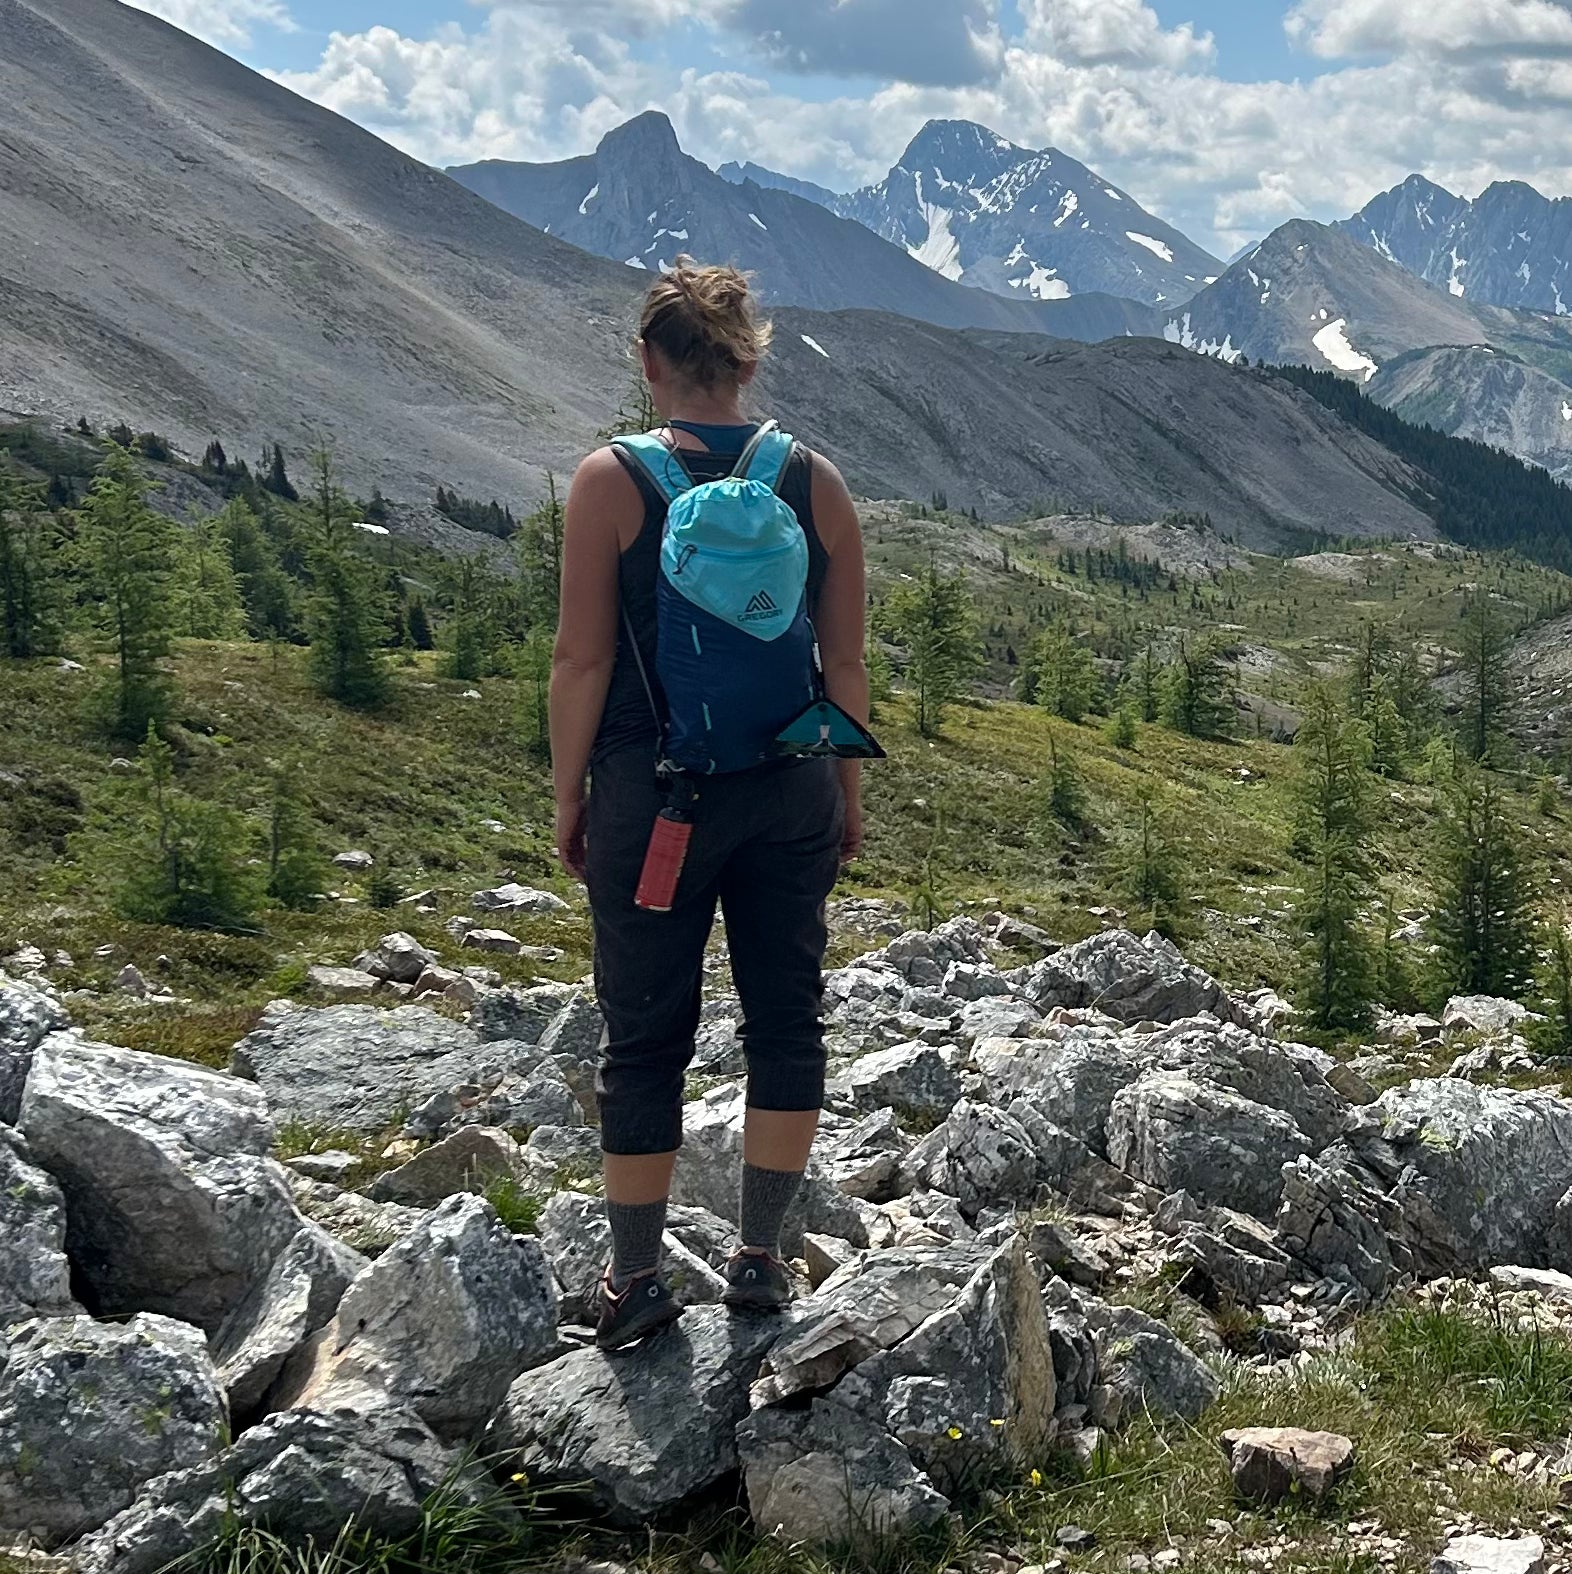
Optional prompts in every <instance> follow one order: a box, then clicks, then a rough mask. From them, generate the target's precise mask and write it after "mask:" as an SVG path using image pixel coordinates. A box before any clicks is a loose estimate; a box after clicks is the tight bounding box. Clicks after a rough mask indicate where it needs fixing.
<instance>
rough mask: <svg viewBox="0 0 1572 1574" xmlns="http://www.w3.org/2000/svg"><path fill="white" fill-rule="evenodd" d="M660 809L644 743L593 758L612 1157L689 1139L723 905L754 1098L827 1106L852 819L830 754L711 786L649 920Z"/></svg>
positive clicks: (605, 1112) (606, 1135)
mask: <svg viewBox="0 0 1572 1574" xmlns="http://www.w3.org/2000/svg"><path fill="white" fill-rule="evenodd" d="M665 803H666V792H665V789H664V787H663V786H662V785H661V784H660V782H659V780H658V778H657V777H656V774H655V765H654V760H653V758H652V756H651V753H650V751H649V749H648V748H647V747H644V746H640V747H638V748H633V749H625V750H621V751H619V752H617V753H615V754H612V755H610V756H608V757H607V758H606V759H603V760H601V761H600V762H599V763H597V764H596V766H595V767H594V772H593V779H592V782H591V790H590V801H589V832H588V836H589V842H588V871H587V873H588V884H589V895H590V909H591V911H592V913H593V914H594V919H595V988H596V991H597V993H598V995H599V997H600V1008H601V1011H602V1013H603V1014H604V1016H605V1019H606V1034H607V1037H606V1045H605V1050H604V1054H603V1058H602V1063H601V1069H600V1075H599V1078H598V1080H597V1084H596V1092H597V1094H598V1096H599V1102H600V1119H601V1145H602V1147H603V1148H604V1149H605V1151H606V1152H607V1153H618V1154H648V1153H670V1152H672V1151H674V1150H675V1149H677V1148H679V1147H680V1146H681V1145H682V1091H683V1077H684V1075H685V1073H686V1072H687V1069H688V1066H689V1064H690V1062H691V1061H692V1059H693V1050H694V1035H695V1034H696V1033H697V1032H698V1026H699V1008H700V1004H701V996H702V990H703V981H704V948H705V944H706V942H707V941H708V940H709V936H710V930H711V929H712V927H713V926H714V922H715V907H716V903H717V901H718V902H719V904H720V908H721V912H722V914H723V916H724V918H725V921H726V938H727V943H728V945H729V946H730V949H731V966H732V974H733V977H734V979H735V982H736V986H737V993H738V995H739V996H740V998H741V1001H742V1011H743V1025H742V1040H743V1047H744V1050H745V1052H746V1055H747V1062H748V1104H749V1107H750V1108H753V1109H764V1110H787V1111H806V1110H816V1109H818V1108H819V1107H820V1106H821V1105H822V1104H823V1101H824V1058H825V1057H824V1023H823V1015H822V1013H823V998H824V985H823V968H824V951H825V945H826V943H827V939H828V936H827V932H826V929H825V922H824V904H825V900H826V899H827V898H828V896H829V894H830V892H831V891H832V890H833V889H834V886H835V881H836V878H837V876H838V874H839V869H840V848H841V837H842V832H843V829H844V824H845V800H844V798H843V796H842V792H841V785H840V777H839V773H838V772H837V770H836V767H835V764H834V762H832V761H826V760H811V761H792V762H789V763H785V764H782V765H778V766H767V767H764V768H762V769H760V770H757V771H749V772H746V773H743V774H740V775H735V776H714V777H708V778H705V779H702V780H701V781H700V783H699V799H698V802H697V804H696V805H695V808H694V830H693V840H692V844H691V846H690V849H689V853H688V861H687V865H686V867H685V869H684V870H683V875H682V884H681V885H680V887H679V888H678V892H677V905H676V907H675V909H674V910H673V911H672V912H670V913H646V912H643V911H641V910H640V909H639V908H637V907H636V906H634V902H633V896H634V892H635V891H636V890H637V889H638V883H639V876H640V874H641V872H642V870H643V867H644V854H645V851H646V850H647V848H648V846H649V840H650V832H651V831H652V830H653V828H654V825H655V817H656V815H657V814H659V812H660V810H661V809H662V808H663V807H664V806H665Z"/></svg>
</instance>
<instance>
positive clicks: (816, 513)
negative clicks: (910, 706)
mask: <svg viewBox="0 0 1572 1574" xmlns="http://www.w3.org/2000/svg"><path fill="white" fill-rule="evenodd" d="M813 522H814V526H815V528H816V529H817V530H818V533H819V540H820V541H821V542H823V544H824V550H825V551H826V552H827V553H828V554H829V558H830V566H829V570H828V572H827V573H826V574H825V578H824V589H823V591H822V592H821V593H820V597H819V616H818V635H819V657H820V660H821V661H822V662H823V664H824V687H825V692H826V693H827V694H828V695H829V697H830V699H831V700H833V701H834V703H835V704H837V705H839V706H840V708H841V709H842V710H843V711H845V712H846V713H847V715H849V716H851V717H853V718H855V719H856V720H857V721H860V722H862V723H863V725H864V726H866V725H867V722H868V656H867V638H868V634H867V621H868V613H867V607H868V589H867V568H866V564H865V563H864V560H863V551H862V524H861V522H860V521H859V519H858V518H857V509H856V507H855V505H854V504H853V503H852V499H851V493H850V492H848V491H847V489H846V483H845V481H843V480H842V479H841V473H840V471H839V470H837V469H836V468H835V466H834V465H832V464H831V463H830V462H829V460H827V459H825V458H823V457H821V456H820V455H818V454H815V455H814V456H813ZM841 785H842V787H843V788H844V790H845V793H846V842H845V846H844V848H843V852H844V855H845V858H846V860H847V862H850V861H851V860H852V859H853V858H855V857H856V856H857V855H858V853H859V852H861V851H862V761H861V760H843V761H842V762H841Z"/></svg>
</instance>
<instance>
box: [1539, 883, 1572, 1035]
mask: <svg viewBox="0 0 1572 1574" xmlns="http://www.w3.org/2000/svg"><path fill="white" fill-rule="evenodd" d="M1539 984H1540V993H1541V996H1542V999H1541V1003H1540V1011H1541V1012H1542V1013H1543V1014H1544V1017H1545V1021H1544V1022H1543V1023H1542V1024H1541V1025H1540V1026H1539V1027H1538V1028H1537V1029H1536V1031H1535V1035H1534V1038H1535V1045H1536V1047H1537V1048H1538V1049H1539V1050H1541V1051H1542V1052H1543V1053H1545V1054H1548V1055H1572V927H1569V922H1568V916H1567V914H1565V913H1560V914H1557V915H1556V916H1555V917H1553V918H1552V919H1551V921H1550V922H1549V923H1548V924H1546V926H1545V948H1544V956H1543V962H1542V965H1541V968H1540V975H1539Z"/></svg>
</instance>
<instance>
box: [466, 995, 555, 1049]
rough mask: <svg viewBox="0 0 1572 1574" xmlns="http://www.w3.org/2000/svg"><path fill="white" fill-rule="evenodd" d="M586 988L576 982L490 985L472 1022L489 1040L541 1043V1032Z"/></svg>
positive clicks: (472, 1012)
mask: <svg viewBox="0 0 1572 1574" xmlns="http://www.w3.org/2000/svg"><path fill="white" fill-rule="evenodd" d="M581 993H582V991H580V990H578V989H576V988H574V986H573V985H572V984H536V985H534V986H533V987H532V988H528V989H526V988H524V987H523V986H521V985H518V984H509V985H506V986H505V987H503V988H501V989H488V990H485V991H483V992H482V993H481V995H480V997H479V998H478V999H477V1000H476V1002H475V1005H474V1009H473V1010H472V1011H471V1012H470V1016H469V1024H470V1026H471V1027H472V1028H473V1029H474V1030H475V1032H476V1033H477V1034H478V1035H479V1036H480V1038H481V1039H482V1040H484V1041H485V1042H486V1043H488V1044H495V1043H502V1042H513V1043H520V1044H538V1043H539V1042H540V1039H541V1035H542V1034H543V1033H545V1031H546V1029H547V1028H548V1027H550V1026H551V1024H552V1023H553V1022H555V1021H556V1020H557V1018H558V1017H559V1016H561V1014H562V1012H563V1009H564V1008H565V1007H566V1006H567V1005H568V1004H569V1003H570V1002H571V1001H573V1000H574V999H576V998H577V997H578V996H579V995H580V994H581Z"/></svg>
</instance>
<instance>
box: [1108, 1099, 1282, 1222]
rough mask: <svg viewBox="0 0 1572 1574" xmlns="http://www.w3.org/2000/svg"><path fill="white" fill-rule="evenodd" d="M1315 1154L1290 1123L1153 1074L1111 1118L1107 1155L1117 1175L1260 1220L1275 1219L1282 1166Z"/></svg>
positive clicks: (1257, 1106)
mask: <svg viewBox="0 0 1572 1574" xmlns="http://www.w3.org/2000/svg"><path fill="white" fill-rule="evenodd" d="M1311 1147H1312V1144H1311V1142H1310V1140H1309V1139H1308V1138H1307V1137H1306V1136H1305V1134H1304V1133H1303V1132H1302V1131H1300V1129H1299V1128H1298V1127H1297V1126H1296V1125H1295V1124H1294V1123H1293V1121H1292V1120H1290V1119H1289V1118H1288V1116H1286V1115H1284V1114H1281V1113H1280V1112H1279V1111H1277V1110H1275V1109H1268V1108H1267V1107H1266V1106H1265V1105H1264V1104H1256V1103H1254V1102H1252V1101H1251V1100H1249V1099H1246V1098H1241V1097H1240V1096H1239V1095H1238V1094H1237V1093H1231V1092H1228V1091H1227V1090H1225V1089H1222V1088H1218V1087H1214V1086H1212V1085H1211V1084H1209V1083H1205V1082H1196V1081H1194V1080H1192V1079H1191V1078H1190V1077H1189V1076H1186V1075H1184V1074H1183V1073H1180V1072H1169V1071H1155V1072H1150V1073H1148V1074H1147V1075H1146V1076H1144V1077H1142V1078H1141V1079H1140V1081H1138V1082H1134V1083H1132V1084H1131V1085H1130V1086H1129V1087H1128V1088H1125V1089H1123V1090H1122V1091H1121V1092H1120V1093H1119V1095H1118V1097H1116V1098H1115V1099H1114V1102H1113V1107H1112V1109H1111V1110H1110V1112H1109V1117H1108V1154H1109V1157H1110V1159H1111V1160H1112V1161H1113V1162H1114V1163H1115V1164H1116V1165H1118V1166H1119V1168H1120V1169H1122V1170H1126V1171H1128V1173H1130V1174H1131V1175H1133V1176H1135V1177H1136V1178H1137V1179H1138V1180H1141V1181H1144V1182H1145V1183H1146V1184H1147V1185H1149V1186H1152V1187H1155V1188H1156V1189H1157V1190H1159V1191H1163V1192H1176V1191H1188V1192H1189V1193H1190V1194H1191V1195H1192V1196H1193V1197H1195V1198H1197V1199H1198V1200H1200V1201H1202V1202H1206V1203H1216V1204H1219V1205H1221V1206H1223V1207H1229V1208H1237V1209H1238V1210H1239V1211H1240V1212H1241V1213H1251V1214H1254V1215H1256V1217H1258V1218H1262V1219H1270V1218H1273V1217H1275V1215H1276V1213H1277V1207H1278V1203H1279V1202H1280V1201H1281V1198H1282V1190H1283V1184H1282V1170H1283V1166H1284V1165H1285V1164H1288V1163H1291V1162H1292V1161H1293V1160H1294V1159H1296V1158H1298V1157H1299V1156H1300V1155H1301V1154H1305V1153H1308V1152H1310V1150H1311Z"/></svg>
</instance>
